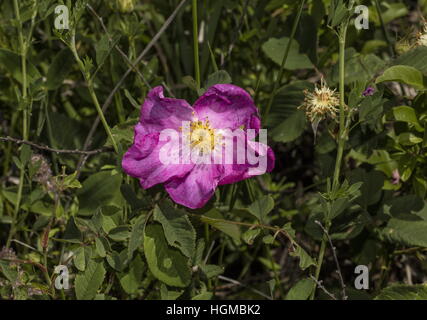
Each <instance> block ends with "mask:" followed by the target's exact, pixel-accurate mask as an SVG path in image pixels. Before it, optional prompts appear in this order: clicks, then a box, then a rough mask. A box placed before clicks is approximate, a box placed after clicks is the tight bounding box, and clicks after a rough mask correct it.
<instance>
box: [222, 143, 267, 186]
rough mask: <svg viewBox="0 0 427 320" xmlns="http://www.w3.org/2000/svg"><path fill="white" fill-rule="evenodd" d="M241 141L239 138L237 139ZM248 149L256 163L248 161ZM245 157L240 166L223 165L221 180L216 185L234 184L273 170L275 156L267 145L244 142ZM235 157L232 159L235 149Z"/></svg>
mask: <svg viewBox="0 0 427 320" xmlns="http://www.w3.org/2000/svg"><path fill="white" fill-rule="evenodd" d="M238 139H241V138H238ZM248 149H249V150H250V151H252V152H253V155H255V156H256V157H257V158H258V159H254V160H257V161H256V162H255V161H253V163H254V164H253V163H250V162H249V160H248ZM245 151H246V155H245V162H244V163H242V164H236V163H234V164H224V165H223V167H224V173H223V175H222V176H221V179H220V181H219V183H218V185H224V184H230V183H236V182H238V181H241V180H244V179H247V178H250V177H253V176H257V175H262V174H264V173H266V172H271V171H272V170H273V168H274V162H275V156H274V152H273V150H272V149H271V148H270V147H268V146H267V145H265V144H263V143H260V142H256V141H250V140H246V147H245ZM234 152H235V155H234V159H236V153H237V148H235V149H234Z"/></svg>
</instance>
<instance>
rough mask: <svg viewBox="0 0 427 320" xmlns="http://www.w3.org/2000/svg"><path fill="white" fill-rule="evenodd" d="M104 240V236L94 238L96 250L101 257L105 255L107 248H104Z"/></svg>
mask: <svg viewBox="0 0 427 320" xmlns="http://www.w3.org/2000/svg"><path fill="white" fill-rule="evenodd" d="M105 242H106V239H105V238H95V248H96V252H97V253H98V255H99V256H100V257H101V258H105V257H106V256H107V249H106V244H105Z"/></svg>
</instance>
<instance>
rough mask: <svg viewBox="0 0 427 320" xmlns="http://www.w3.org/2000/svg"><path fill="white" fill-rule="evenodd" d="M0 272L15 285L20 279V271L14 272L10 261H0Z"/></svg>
mask: <svg viewBox="0 0 427 320" xmlns="http://www.w3.org/2000/svg"><path fill="white" fill-rule="evenodd" d="M0 271H1V272H2V273H3V275H4V276H5V277H6V279H7V280H9V281H10V282H11V283H13V284H14V283H15V282H16V280H17V279H18V271H17V270H13V269H12V268H11V267H10V263H9V262H8V261H2V260H0Z"/></svg>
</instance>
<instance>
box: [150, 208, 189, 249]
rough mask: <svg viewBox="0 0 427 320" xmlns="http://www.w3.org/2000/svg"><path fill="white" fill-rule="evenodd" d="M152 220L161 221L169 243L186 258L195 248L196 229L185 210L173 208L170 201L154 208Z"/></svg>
mask: <svg viewBox="0 0 427 320" xmlns="http://www.w3.org/2000/svg"><path fill="white" fill-rule="evenodd" d="M153 217H154V220H156V221H158V222H160V223H161V225H162V227H163V230H164V233H165V237H166V240H167V241H168V243H169V245H171V246H173V247H176V248H178V249H179V250H180V251H181V252H182V253H183V254H184V255H185V256H186V257H187V258H192V257H193V255H194V250H195V249H196V231H195V230H194V228H193V225H192V224H191V222H190V220H189V219H188V216H187V214H186V212H185V211H183V210H179V209H175V208H174V207H173V205H172V203H171V202H170V201H165V202H163V203H161V204H159V205H156V207H155V208H154V215H153Z"/></svg>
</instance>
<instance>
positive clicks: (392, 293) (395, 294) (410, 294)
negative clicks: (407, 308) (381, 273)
mask: <svg viewBox="0 0 427 320" xmlns="http://www.w3.org/2000/svg"><path fill="white" fill-rule="evenodd" d="M375 300H427V285H424V284H419V285H413V286H409V285H404V284H394V285H391V286H389V287H387V288H385V289H383V290H382V291H381V293H380V294H379V295H377V296H376V297H375Z"/></svg>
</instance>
